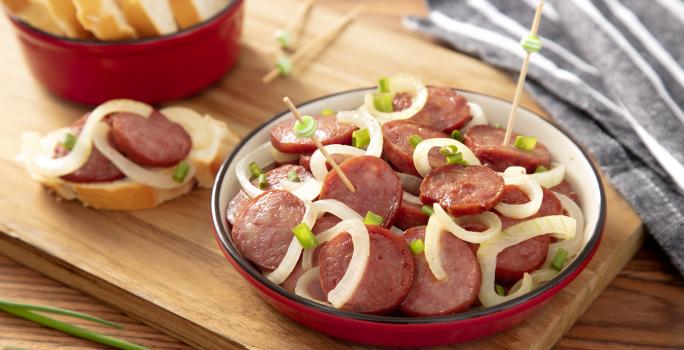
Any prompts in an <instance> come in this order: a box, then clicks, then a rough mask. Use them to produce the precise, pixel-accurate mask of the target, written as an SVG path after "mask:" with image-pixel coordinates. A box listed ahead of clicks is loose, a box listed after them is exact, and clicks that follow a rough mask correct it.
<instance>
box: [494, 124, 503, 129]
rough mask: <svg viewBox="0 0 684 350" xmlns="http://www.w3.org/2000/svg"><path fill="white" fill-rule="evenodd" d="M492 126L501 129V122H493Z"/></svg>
mask: <svg viewBox="0 0 684 350" xmlns="http://www.w3.org/2000/svg"><path fill="white" fill-rule="evenodd" d="M494 127H495V128H499V129H503V128H502V127H501V123H496V124H494Z"/></svg>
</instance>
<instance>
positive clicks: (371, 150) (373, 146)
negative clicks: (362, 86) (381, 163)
mask: <svg viewBox="0 0 684 350" xmlns="http://www.w3.org/2000/svg"><path fill="white" fill-rule="evenodd" d="M337 121H338V122H340V123H344V124H351V125H354V126H356V127H357V128H359V129H363V128H366V129H368V134H369V135H370V143H369V144H368V147H366V153H365V154H366V155H367V156H375V157H380V155H381V154H382V142H383V139H382V129H381V128H380V123H378V121H377V119H375V118H373V116H371V115H370V114H368V113H367V112H363V111H341V112H338V113H337Z"/></svg>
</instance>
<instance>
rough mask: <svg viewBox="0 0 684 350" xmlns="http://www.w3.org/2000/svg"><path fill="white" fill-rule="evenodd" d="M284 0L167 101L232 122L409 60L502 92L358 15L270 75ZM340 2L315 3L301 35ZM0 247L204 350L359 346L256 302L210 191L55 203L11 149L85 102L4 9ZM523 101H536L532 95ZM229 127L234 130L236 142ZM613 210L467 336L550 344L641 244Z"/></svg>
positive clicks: (456, 82) (625, 214)
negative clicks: (280, 75) (492, 324)
mask: <svg viewBox="0 0 684 350" xmlns="http://www.w3.org/2000/svg"><path fill="white" fill-rule="evenodd" d="M294 4H296V3H295V2H294V1H290V0H282V1H275V0H259V1H248V3H247V16H246V20H245V31H244V33H245V34H244V38H243V46H242V48H243V51H242V57H241V59H240V62H239V63H238V65H237V67H236V68H235V69H234V71H233V72H231V73H230V74H229V75H228V76H226V78H224V79H223V80H222V81H220V82H219V83H217V84H216V85H215V86H213V87H212V88H210V89H209V90H207V91H205V92H204V93H202V94H199V95H197V96H194V97H192V98H189V99H186V100H181V101H176V102H175V103H173V104H177V105H184V106H188V107H191V108H194V109H196V110H198V111H200V112H202V113H210V114H213V115H215V116H217V117H219V118H222V119H223V120H225V121H226V122H227V123H228V124H229V125H230V127H231V128H232V129H233V130H234V131H235V133H236V134H237V135H244V134H246V133H247V132H248V131H249V130H251V129H252V128H254V127H255V126H257V125H259V124H260V123H261V122H263V121H265V120H266V119H268V118H269V117H270V116H271V115H273V114H274V113H276V112H278V111H281V110H282V109H283V108H282V105H281V102H280V99H281V98H282V96H283V95H289V96H290V97H291V98H293V100H295V101H299V102H301V101H305V100H307V99H311V98H315V97H318V96H321V95H325V94H328V93H332V92H336V91H340V90H344V89H350V88H356V87H360V86H369V85H372V84H373V82H374V80H375V79H376V78H377V77H378V76H381V75H391V74H393V73H396V72H407V73H412V74H415V75H417V76H420V77H422V78H423V79H424V81H426V82H428V83H430V84H435V85H448V86H453V87H457V88H463V89H468V90H473V91H478V92H483V93H487V94H490V95H494V96H497V97H501V98H505V99H509V100H510V99H511V97H512V94H513V89H514V83H513V82H512V81H511V79H510V77H509V76H508V75H507V74H504V73H502V72H500V71H498V70H496V69H493V68H491V67H489V66H487V65H484V64H482V63H481V62H479V61H477V60H475V59H473V58H470V57H467V56H464V55H460V54H457V53H454V52H451V51H449V50H447V49H444V48H440V47H438V46H435V45H432V44H430V43H428V42H425V41H422V40H420V39H417V38H416V37H415V36H412V35H402V34H401V33H397V32H394V31H389V30H387V29H384V28H380V27H374V26H371V25H368V24H366V23H362V22H357V23H355V24H353V25H352V26H351V27H350V28H349V29H348V30H347V31H346V32H344V34H343V35H342V36H341V37H340V39H339V40H338V41H337V42H336V43H335V44H334V45H333V46H332V47H331V48H330V49H328V50H327V51H325V52H324V53H322V54H321V55H320V56H319V57H318V58H317V59H316V61H315V62H313V63H312V64H311V65H310V66H308V67H306V68H305V69H302V70H300V71H296V72H295V76H294V77H292V78H290V79H282V80H277V81H275V82H274V83H272V84H271V85H270V86H268V87H265V86H263V85H262V84H261V83H260V81H259V80H260V77H261V75H263V74H264V73H265V72H266V71H267V70H268V69H269V67H270V64H271V62H272V47H273V46H272V35H273V32H274V30H275V29H276V28H278V27H282V26H284V24H285V23H284V22H285V20H286V19H287V18H288V16H287V14H289V13H291V12H293V5H294ZM336 17H339V14H334V13H331V12H328V11H325V10H320V9H316V10H314V12H313V15H312V16H311V20H310V22H309V24H308V27H307V33H306V35H307V36H311V35H314V34H315V33H316V32H317V31H319V30H320V29H321V28H324V27H325V26H326V25H329V23H331V22H332V21H334V19H335V18H336ZM0 42H2V43H3V45H4V49H3V50H2V51H0V73H2V75H3V77H4V83H3V84H2V85H0V103H1V105H2V108H3V110H4V113H3V118H4V119H5V122H4V123H3V127H2V128H1V129H0V164H1V166H2V175H3V181H2V186H0V251H1V252H2V253H3V254H5V255H7V256H10V257H12V258H13V259H16V260H17V261H20V262H21V263H23V264H25V265H27V266H29V267H31V268H33V269H36V270H39V271H41V272H43V273H45V274H46V275H48V276H50V277H52V278H55V279H57V280H59V281H62V282H64V283H66V284H68V285H70V286H72V287H74V288H77V289H80V290H83V291H85V292H86V293H88V294H91V295H93V296H95V297H96V298H98V299H100V300H102V301H103V302H105V303H107V304H109V305H112V306H114V307H116V308H118V309H121V310H123V311H124V312H126V313H128V314H130V315H132V316H134V317H136V318H138V319H140V320H142V321H144V322H146V323H148V324H150V325H152V326H153V327H155V328H157V329H159V330H161V331H163V332H166V333H168V334H170V335H171V336H174V337H176V338H179V339H181V340H183V341H185V342H187V343H189V344H190V345H193V346H196V347H199V348H208V349H226V348H236V349H287V348H297V349H323V348H325V349H342V348H350V347H351V348H363V347H362V346H358V345H351V344H348V343H343V342H339V341H337V340H334V339H332V338H329V337H327V336H324V335H321V334H318V333H316V332H313V331H311V330H308V329H305V328H304V327H301V326H299V325H298V324H296V323H294V322H292V321H290V320H289V319H287V318H286V317H284V316H282V315H280V314H279V313H278V312H277V311H275V310H274V309H272V308H271V307H269V306H268V305H266V304H265V303H264V302H263V301H261V300H260V299H259V298H258V297H257V296H256V293H255V292H254V291H253V290H252V289H251V287H250V286H249V285H248V284H247V283H246V282H244V281H243V280H242V278H241V277H240V276H239V275H238V274H237V272H235V271H234V270H233V268H232V267H231V266H230V265H229V264H228V262H227V261H226V260H225V258H224V257H223V256H222V255H221V253H220V252H219V250H218V248H217V245H216V242H215V241H214V237H213V234H212V231H211V226H210V223H209V216H210V213H209V191H208V190H199V191H195V192H193V193H192V194H190V195H189V196H186V197H183V198H181V199H179V200H175V201H173V202H170V203H166V204H164V205H162V206H160V207H159V208H157V209H153V210H145V211H137V212H130V213H121V212H105V211H96V210H93V209H87V208H83V207H81V206H80V205H79V204H77V203H65V202H63V203H59V202H57V201H55V199H54V198H53V197H51V196H50V195H49V194H47V193H46V192H45V191H44V190H43V189H42V188H41V187H40V186H39V185H37V184H36V183H34V182H32V181H31V180H30V179H29V178H28V177H27V176H26V175H25V174H24V172H23V171H22V169H21V168H20V167H19V166H18V164H17V163H16V162H15V161H14V156H15V155H16V154H17V153H18V151H19V135H20V133H21V132H24V131H29V130H36V131H40V132H47V131H49V130H52V129H54V128H57V127H61V126H64V125H67V124H69V123H71V122H72V121H73V120H74V119H75V118H77V117H78V116H79V115H81V114H82V113H83V112H85V111H86V110H87V108H85V107H83V106H78V105H74V104H71V103H68V102H66V101H64V100H61V99H58V98H55V97H53V96H51V95H49V94H47V93H45V92H44V91H43V90H42V89H41V88H40V87H39V86H38V85H37V84H36V83H35V82H34V81H33V80H32V79H31V77H30V75H29V72H28V71H27V68H26V66H25V64H24V63H23V60H22V57H21V55H20V53H19V48H18V47H17V45H16V42H15V40H14V39H13V38H12V33H11V28H10V27H9V23H8V22H7V21H0ZM523 105H524V106H526V107H528V108H530V109H532V110H534V111H536V112H539V113H542V114H543V113H544V112H543V111H542V110H541V109H540V108H539V106H537V105H536V104H535V103H534V102H533V101H532V100H530V99H529V97H527V96H525V97H524V99H523ZM237 139H238V137H237V136H236V138H235V140H233V141H234V142H236V141H237ZM607 198H608V220H607V225H606V231H605V235H604V238H603V241H602V243H601V246H600V248H599V250H598V252H597V254H596V256H595V257H594V259H593V261H592V262H591V263H590V264H589V266H588V267H587V269H586V270H585V271H584V272H583V273H582V274H581V275H580V276H579V277H578V278H577V280H575V281H574V282H573V283H571V284H570V285H569V286H568V287H567V288H565V289H564V290H563V291H562V292H561V293H559V294H558V295H557V296H556V297H554V298H553V299H552V300H551V301H550V302H549V303H548V304H547V306H545V307H544V308H543V309H541V310H540V311H539V312H537V313H536V314H535V315H534V316H533V317H532V318H530V319H529V320H527V321H526V322H524V323H523V324H521V325H519V326H517V327H515V328H513V329H511V330H509V331H506V332H503V333H500V334H497V335H495V336H491V337H488V338H486V339H482V340H480V341H477V342H473V343H469V344H466V345H464V348H473V349H474V348H504V347H506V348H530V349H532V348H547V347H550V346H551V345H552V344H554V343H555V342H556V341H557V340H558V339H559V338H560V337H561V336H562V334H563V333H564V332H565V331H567V330H568V329H569V328H570V326H571V325H572V324H573V323H574V322H575V321H576V320H577V318H578V317H579V316H580V315H581V314H582V313H583V312H584V310H585V309H586V308H587V307H588V306H589V305H590V304H591V302H592V301H593V300H594V299H595V298H596V297H597V296H598V295H599V294H600V293H601V291H602V290H603V289H604V288H605V287H606V285H607V284H608V283H609V282H610V281H611V280H612V279H613V278H614V277H615V275H616V274H617V273H618V271H619V270H620V269H621V268H622V267H623V266H624V265H625V263H626V262H627V261H628V260H629V259H630V258H631V257H632V256H633V254H634V252H635V251H636V250H637V249H638V247H639V246H640V245H641V242H642V240H643V230H642V226H641V222H640V221H639V219H638V217H637V216H636V214H635V213H634V211H633V210H632V209H631V208H630V207H629V205H628V204H627V203H626V202H625V201H624V200H623V199H622V198H621V197H620V196H619V195H617V194H616V192H615V191H614V190H613V189H612V188H611V187H610V186H609V185H607Z"/></svg>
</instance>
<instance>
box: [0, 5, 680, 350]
mask: <svg viewBox="0 0 684 350" xmlns="http://www.w3.org/2000/svg"><path fill="white" fill-rule="evenodd" d="M318 2H319V4H320V5H321V6H326V7H329V8H332V9H335V10H340V11H345V10H348V9H349V8H351V7H353V6H354V5H355V4H356V3H358V2H361V1H360V0H355V1H349V0H319V1H318ZM424 13H425V8H424V5H423V2H422V1H419V0H377V1H373V2H369V3H368V6H367V7H366V14H364V16H365V17H366V18H368V19H371V20H372V21H375V22H377V23H381V24H383V25H386V26H388V27H391V28H394V29H396V30H403V29H401V27H400V23H399V18H400V17H401V16H403V15H406V14H424ZM407 35H414V34H407ZM0 287H2V290H3V291H6V293H8V294H9V295H2V296H1V297H2V298H8V299H11V298H13V297H21V298H22V299H31V300H35V301H36V302H42V303H44V304H50V305H55V306H60V307H65V308H70V309H73V310H77V311H82V312H88V313H91V314H94V315H96V316H100V317H103V318H106V319H109V320H113V321H117V322H120V323H122V324H124V325H125V326H126V328H127V330H126V331H124V332H121V331H110V330H108V329H102V328H98V329H97V330H98V331H101V332H103V333H107V334H112V335H115V336H118V337H121V338H125V339H127V340H131V341H134V342H137V343H139V344H141V345H145V346H148V347H150V348H154V349H185V348H187V347H186V346H185V345H183V344H181V343H180V342H178V341H175V340H173V339H170V338H169V337H167V336H165V335H162V334H160V333H158V332H157V331H155V330H153V329H151V328H149V327H147V326H145V325H142V324H141V323H139V322H137V321H135V320H133V319H131V318H129V317H127V316H125V315H123V314H121V313H119V312H117V311H114V310H112V309H110V308H108V307H106V306H103V305H102V304H101V303H99V302H97V301H95V300H93V299H91V298H89V297H87V296H85V295H83V294H81V293H79V292H77V291H75V290H73V289H71V288H69V287H66V286H64V285H61V284H60V283H58V282H55V281H53V280H50V279H48V278H47V277H44V276H42V275H40V274H38V273H36V272H33V271H31V270H29V269H27V268H25V267H22V266H20V265H18V264H17V263H15V262H13V261H11V260H9V259H7V258H4V257H1V256H0ZM682 320H684V280H683V279H682V278H681V276H679V274H678V273H677V271H676V270H675V269H674V268H673V267H672V265H671V264H670V263H669V262H668V261H667V259H666V258H665V257H664V253H663V252H662V250H661V249H660V248H659V247H657V244H656V243H655V242H653V241H652V240H648V241H647V242H646V244H645V245H644V247H643V248H642V249H641V250H640V251H639V253H638V254H637V256H636V257H635V258H634V259H633V260H632V261H631V262H630V263H629V264H628V265H627V267H626V268H625V269H624V270H623V271H622V272H621V273H620V275H619V276H618V277H617V278H616V279H615V280H614V281H613V282H612V283H611V285H610V286H609V287H608V289H607V290H606V291H605V292H604V293H603V295H602V296H601V297H600V298H599V299H598V300H597V301H596V302H595V303H594V304H593V305H592V307H591V308H589V310H588V311H587V312H586V313H585V314H584V316H583V317H582V318H581V319H580V320H579V321H578V322H577V324H576V325H575V326H574V327H573V328H572V329H571V330H570V331H569V332H568V333H567V334H566V336H565V337H564V338H563V339H562V340H561V341H560V342H559V343H558V344H557V346H558V348H561V349H578V348H580V349H612V348H628V347H633V348H640V349H642V348H653V349H656V348H657V349H663V348H672V349H682V348H684V323H682ZM4 346H19V347H22V348H27V349H66V348H71V349H73V348H99V347H96V346H93V344H92V343H89V342H86V341H82V340H79V339H76V338H72V337H68V336H65V335H62V334H60V333H58V332H55V331H52V330H49V329H45V328H42V327H39V326H36V325H34V324H32V323H30V322H27V321H24V320H21V319H17V318H14V317H11V316H9V315H6V314H3V313H0V348H1V347H4Z"/></svg>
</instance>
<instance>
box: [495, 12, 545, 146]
mask: <svg viewBox="0 0 684 350" xmlns="http://www.w3.org/2000/svg"><path fill="white" fill-rule="evenodd" d="M543 8H544V0H541V1H540V2H539V5H537V10H536V12H535V13H534V21H532V28H531V29H530V35H529V36H527V37H525V38H523V42H524V41H525V40H532V42H531V43H530V44H531V47H530V46H529V45H528V46H526V45H525V44H523V47H524V48H525V51H526V52H527V54H526V55H525V59H524V60H523V63H522V67H521V68H520V76H519V77H518V85H517V86H516V88H515V94H514V95H513V105H512V106H511V112H510V114H509V115H508V125H507V126H506V135H505V136H504V139H503V145H504V146H506V145H508V143H509V142H510V141H511V135H512V134H513V125H515V118H516V117H517V113H516V111H517V110H518V105H519V104H520V96H521V95H522V92H523V88H524V87H525V78H526V77H527V68H528V67H529V65H530V56H532V53H534V52H536V51H539V48H541V41H539V38H538V37H537V32H538V31H539V22H541V16H542V9H543ZM535 38H536V41H535ZM537 45H538V46H537ZM535 49H536V50H535Z"/></svg>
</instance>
